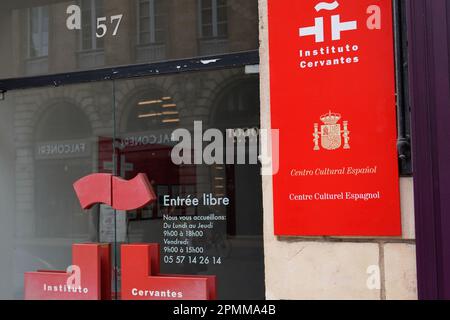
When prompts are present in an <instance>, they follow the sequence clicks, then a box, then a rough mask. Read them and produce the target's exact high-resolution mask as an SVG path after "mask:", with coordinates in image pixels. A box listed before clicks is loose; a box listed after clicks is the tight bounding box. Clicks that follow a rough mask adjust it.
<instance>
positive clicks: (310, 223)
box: [269, 0, 401, 236]
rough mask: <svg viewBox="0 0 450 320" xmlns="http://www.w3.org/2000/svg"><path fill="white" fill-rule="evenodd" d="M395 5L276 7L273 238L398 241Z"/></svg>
mask: <svg viewBox="0 0 450 320" xmlns="http://www.w3.org/2000/svg"><path fill="white" fill-rule="evenodd" d="M391 5H392V3H391V0H358V1H355V0H338V1H334V2H332V1H328V2H320V1H318V0H301V1H298V0H284V1H278V0H269V43H270V48H269V52H270V79H271V121H272V127H273V128H278V129H280V145H279V148H280V149H279V151H280V170H279V172H278V174H276V175H275V176H274V177H273V183H274V212H275V217H274V218H275V234H277V235H302V236H400V235H401V221H400V204H399V185H398V181H399V177H398V167H397V150H396V137H397V135H396V114H395V78H394V77H395V74H394V52H393V43H394V41H393V26H392V8H391Z"/></svg>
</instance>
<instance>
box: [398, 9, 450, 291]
mask: <svg viewBox="0 0 450 320" xmlns="http://www.w3.org/2000/svg"><path fill="white" fill-rule="evenodd" d="M448 2H449V1H447V0H408V1H407V3H408V7H407V10H408V13H407V14H408V33H409V35H408V42H409V48H408V50H409V70H410V79H409V87H410V99H411V100H410V102H411V117H412V119H411V123H412V148H413V168H414V193H415V200H414V201H415V203H414V205H415V222H416V240H417V280H418V293H419V299H450V79H449V77H450V72H449V71H450V69H449V28H448V21H449V20H448V17H449V14H448V13H449V11H448V10H449V6H450V2H449V3H448Z"/></svg>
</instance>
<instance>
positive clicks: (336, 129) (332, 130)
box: [313, 111, 350, 151]
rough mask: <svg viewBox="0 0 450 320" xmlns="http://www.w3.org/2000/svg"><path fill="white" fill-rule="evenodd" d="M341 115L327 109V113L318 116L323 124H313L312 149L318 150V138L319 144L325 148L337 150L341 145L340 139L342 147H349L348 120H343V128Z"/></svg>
mask: <svg viewBox="0 0 450 320" xmlns="http://www.w3.org/2000/svg"><path fill="white" fill-rule="evenodd" d="M339 120H341V115H340V114H339V113H332V112H331V111H329V112H328V113H327V114H325V115H323V116H321V117H320V121H322V122H323V125H321V126H320V131H319V124H318V123H315V124H314V133H313V137H314V139H313V142H314V151H319V150H320V146H319V138H320V145H321V146H322V148H323V149H325V150H337V149H339V148H340V147H341V146H342V140H344V146H343V148H344V149H350V144H349V142H350V131H349V130H348V121H343V129H342V128H341V124H339V123H338V122H339Z"/></svg>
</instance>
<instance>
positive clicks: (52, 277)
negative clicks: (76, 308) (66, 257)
mask: <svg viewBox="0 0 450 320" xmlns="http://www.w3.org/2000/svg"><path fill="white" fill-rule="evenodd" d="M72 265H73V267H74V268H75V269H76V270H78V271H75V272H74V273H68V272H66V271H52V270H38V271H35V272H26V273H25V275H24V282H25V286H24V292H25V293H24V298H25V300H109V299H111V246H110V245H109V244H74V245H72ZM75 269H74V270H75ZM76 276H78V279H79V285H77V284H76V281H75V282H73V281H72V280H73V279H74V278H75V277H76Z"/></svg>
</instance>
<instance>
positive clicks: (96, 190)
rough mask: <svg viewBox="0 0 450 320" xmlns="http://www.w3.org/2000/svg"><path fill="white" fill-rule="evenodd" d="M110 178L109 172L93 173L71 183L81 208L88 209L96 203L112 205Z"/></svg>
mask: <svg viewBox="0 0 450 320" xmlns="http://www.w3.org/2000/svg"><path fill="white" fill-rule="evenodd" d="M111 178H112V175H111V174H109V173H94V174H91V175H88V176H86V177H83V178H81V179H79V180H78V181H76V182H75V183H74V184H73V187H74V189H75V193H76V194H77V197H78V200H79V201H80V205H81V207H82V208H83V209H90V208H91V207H92V206H93V205H95V204H97V203H104V204H107V205H109V206H111V205H112V197H111Z"/></svg>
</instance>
